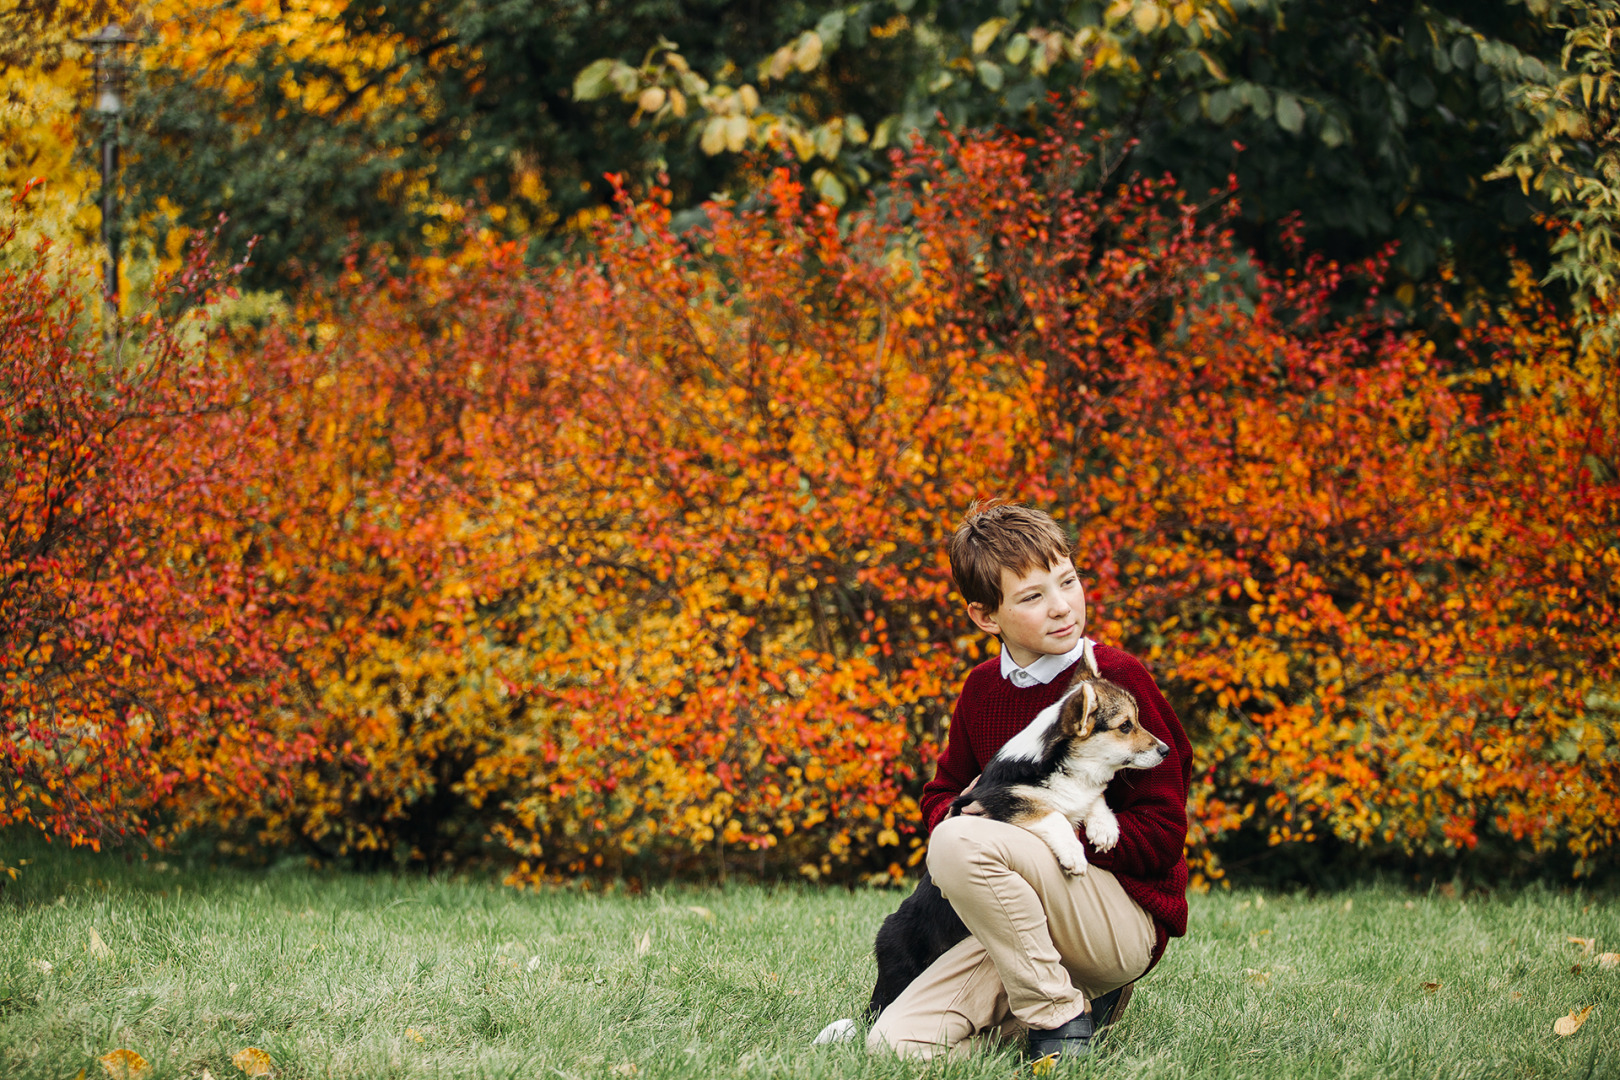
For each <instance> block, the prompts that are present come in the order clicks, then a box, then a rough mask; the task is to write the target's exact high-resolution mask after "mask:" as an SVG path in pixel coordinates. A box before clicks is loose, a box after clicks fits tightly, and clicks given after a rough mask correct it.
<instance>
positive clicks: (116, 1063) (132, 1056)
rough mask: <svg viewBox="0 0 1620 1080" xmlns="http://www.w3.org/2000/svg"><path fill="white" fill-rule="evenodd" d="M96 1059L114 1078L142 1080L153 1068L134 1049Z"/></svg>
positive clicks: (118, 1051)
mask: <svg viewBox="0 0 1620 1080" xmlns="http://www.w3.org/2000/svg"><path fill="white" fill-rule="evenodd" d="M90 933H92V934H94V933H95V931H94V930H92V931H90ZM105 947H106V946H103V948H105ZM96 1060H97V1061H99V1062H101V1067H102V1068H103V1069H106V1070H107V1075H108V1076H110V1077H112V1080H140V1078H141V1077H143V1076H145V1075H146V1074H147V1073H148V1072H150V1071H151V1069H152V1067H151V1066H150V1065H148V1064H147V1063H146V1059H145V1058H143V1057H141V1055H139V1054H137V1053H136V1052H135V1051H133V1050H114V1051H113V1052H112V1053H110V1054H102V1055H101V1056H100V1057H99V1058H97V1059H96ZM80 1075H81V1076H82V1075H83V1074H82V1073H81V1074H80Z"/></svg>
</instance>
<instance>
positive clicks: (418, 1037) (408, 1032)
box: [405, 1028, 425, 1044]
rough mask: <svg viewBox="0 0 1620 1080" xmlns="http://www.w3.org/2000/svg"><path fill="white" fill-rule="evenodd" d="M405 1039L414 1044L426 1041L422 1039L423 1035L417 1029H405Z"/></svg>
mask: <svg viewBox="0 0 1620 1080" xmlns="http://www.w3.org/2000/svg"><path fill="white" fill-rule="evenodd" d="M405 1037H406V1038H407V1039H409V1040H411V1041H412V1042H414V1043H418V1044H420V1043H422V1042H424V1041H425V1040H424V1039H423V1038H422V1033H421V1032H420V1031H417V1030H416V1029H415V1028H406V1029H405Z"/></svg>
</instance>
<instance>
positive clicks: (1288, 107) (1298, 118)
mask: <svg viewBox="0 0 1620 1080" xmlns="http://www.w3.org/2000/svg"><path fill="white" fill-rule="evenodd" d="M1274 112H1275V115H1276V117H1277V126H1278V127H1280V128H1282V129H1283V130H1284V131H1286V132H1288V133H1289V134H1290V135H1298V134H1299V133H1300V132H1301V131H1303V130H1304V129H1305V110H1304V109H1303V108H1301V107H1300V104H1299V99H1298V98H1296V97H1295V96H1294V95H1293V94H1278V95H1277V107H1276V109H1275V110H1274Z"/></svg>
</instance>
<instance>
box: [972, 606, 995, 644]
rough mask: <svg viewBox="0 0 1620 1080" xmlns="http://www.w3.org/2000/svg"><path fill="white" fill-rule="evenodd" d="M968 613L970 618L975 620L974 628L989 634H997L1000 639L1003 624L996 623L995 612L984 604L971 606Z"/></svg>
mask: <svg viewBox="0 0 1620 1080" xmlns="http://www.w3.org/2000/svg"><path fill="white" fill-rule="evenodd" d="M967 611H968V618H970V619H972V620H973V625H974V626H977V627H978V628H979V629H980V630H983V631H984V632H985V633H987V634H995V635H996V636H998V637H999V636H1000V635H1001V624H999V623H998V622H996V614H995V612H993V611H991V610H990V609H989V608H987V607H985V606H984V605H983V604H969V605H968V606H967Z"/></svg>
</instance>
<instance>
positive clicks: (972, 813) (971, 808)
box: [951, 774, 984, 817]
mask: <svg viewBox="0 0 1620 1080" xmlns="http://www.w3.org/2000/svg"><path fill="white" fill-rule="evenodd" d="M981 775H982V774H981ZM978 782H979V778H978V777H977V776H975V777H974V778H973V779H971V780H969V781H968V782H967V787H965V788H963V789H962V790H961V792H960V795H966V794H967V793H968V792H970V791H972V790H973V785H974V784H977V783H978ZM960 795H959V796H958V797H960ZM957 814H967V815H968V816H969V817H980V816H982V815H983V814H984V807H982V806H980V805H979V804H978V803H976V802H972V803H968V804H967V805H966V806H964V807H962V809H960V810H953V811H951V816H952V817H955V816H956V815H957Z"/></svg>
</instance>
